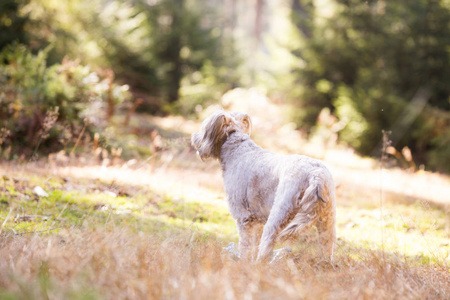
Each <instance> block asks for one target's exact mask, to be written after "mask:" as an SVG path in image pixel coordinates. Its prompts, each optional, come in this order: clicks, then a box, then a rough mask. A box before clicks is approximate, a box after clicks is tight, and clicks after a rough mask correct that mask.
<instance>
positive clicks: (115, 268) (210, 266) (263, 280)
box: [0, 228, 450, 299]
mask: <svg viewBox="0 0 450 300" xmlns="http://www.w3.org/2000/svg"><path fill="white" fill-rule="evenodd" d="M222 247H223V244H222V243H221V242H219V241H218V240H216V239H214V238H213V237H209V238H208V237H205V236H202V235H198V233H197V234H195V233H191V232H188V231H185V232H182V233H178V234H175V235H171V236H166V237H165V238H161V237H155V236H151V235H148V234H142V233H136V232H133V231H130V230H127V229H123V228H115V229H112V230H104V229H95V230H93V229H91V230H71V231H62V232H60V233H59V234H58V235H57V236H38V235H34V236H29V237H27V236H3V237H2V239H1V242H0V257H1V258H2V259H1V260H0V289H7V290H8V291H9V292H8V294H2V296H3V297H6V296H11V298H10V299H101V298H105V299H449V298H450V274H449V266H448V265H446V264H435V265H433V266H424V265H420V264H418V263H416V262H414V261H413V260H412V259H411V258H406V257H402V256H396V255H389V254H386V253H382V252H377V251H372V250H362V249H357V248H351V246H349V245H345V242H343V241H341V242H340V246H339V249H338V251H337V255H336V259H335V261H334V263H332V264H330V263H326V262H324V261H321V260H320V259H319V258H317V257H316V256H315V255H314V253H312V252H309V251H307V250H305V251H300V252H297V254H296V255H295V256H291V257H288V258H287V259H286V260H282V261H280V262H279V263H278V264H276V265H271V266H268V265H252V264H245V263H242V262H235V261H233V260H232V259H230V258H229V257H228V256H227V255H226V254H225V253H223V251H222Z"/></svg>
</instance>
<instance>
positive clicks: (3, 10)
mask: <svg viewBox="0 0 450 300" xmlns="http://www.w3.org/2000/svg"><path fill="white" fill-rule="evenodd" d="M27 2H28V1H27V0H2V1H0V50H2V49H3V48H4V47H5V46H6V45H8V44H10V43H12V42H22V43H23V42H25V41H26V40H27V36H26V32H25V24H26V23H27V22H28V21H29V18H28V15H26V14H22V13H20V10H21V8H22V7H23V6H24V5H25V4H27Z"/></svg>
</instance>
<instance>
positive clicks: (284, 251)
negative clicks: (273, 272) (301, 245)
mask: <svg viewBox="0 0 450 300" xmlns="http://www.w3.org/2000/svg"><path fill="white" fill-rule="evenodd" d="M291 252H292V250H291V248H289V247H285V248H281V249H277V250H274V251H273V252H272V259H271V260H270V264H275V263H277V262H279V261H280V260H282V259H284V258H286V257H287V256H288V255H289V253H291Z"/></svg>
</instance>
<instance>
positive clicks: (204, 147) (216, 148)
mask: <svg viewBox="0 0 450 300" xmlns="http://www.w3.org/2000/svg"><path fill="white" fill-rule="evenodd" d="M251 130H252V121H251V119H250V117H249V116H248V115H247V114H244V113H240V112H226V111H223V110H220V111H217V112H215V113H213V114H212V115H211V116H209V117H208V118H206V119H205V121H203V123H202V128H201V130H200V131H199V132H194V133H193V134H192V137H191V142H192V146H194V148H195V149H196V150H197V153H198V154H199V156H200V158H201V159H202V160H205V159H207V158H211V157H212V158H219V156H220V148H221V147H222V145H223V143H224V142H225V140H226V138H227V136H228V135H229V134H230V133H232V132H243V133H246V134H248V135H250V133H251Z"/></svg>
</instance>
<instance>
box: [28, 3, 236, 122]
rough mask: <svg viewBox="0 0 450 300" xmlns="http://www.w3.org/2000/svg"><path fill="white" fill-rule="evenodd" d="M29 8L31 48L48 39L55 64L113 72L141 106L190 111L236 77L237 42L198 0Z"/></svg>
mask: <svg viewBox="0 0 450 300" xmlns="http://www.w3.org/2000/svg"><path fill="white" fill-rule="evenodd" d="M24 10H25V9H24ZM26 10H29V11H31V12H32V13H31V14H30V18H31V20H32V23H33V26H29V27H27V28H26V29H27V33H28V36H29V37H30V39H31V41H32V42H31V43H30V46H31V47H32V48H33V49H38V50H39V49H43V48H45V47H46V46H47V45H49V44H51V45H52V48H51V50H49V52H48V62H49V63H50V64H54V63H58V62H60V61H61V60H62V59H63V57H65V56H69V57H76V58H79V59H80V60H81V62H82V63H83V64H90V65H96V66H100V67H103V68H110V69H112V70H113V71H114V73H115V75H116V77H117V79H118V80H120V81H121V82H125V83H127V84H128V85H129V86H130V87H131V90H132V91H133V93H134V94H135V95H136V96H137V97H139V98H143V100H144V103H143V104H142V105H141V106H140V107H139V109H140V110H145V111H148V112H151V113H157V112H161V111H162V110H167V111H171V112H192V111H193V110H194V107H195V105H197V104H199V103H200V104H203V103H205V102H208V101H209V102H211V99H213V100H218V98H219V97H220V96H221V95H222V94H223V93H224V92H225V91H226V89H227V88H229V87H230V86H232V85H237V83H238V82H239V75H238V72H237V67H236V66H237V65H238V63H239V62H238V60H237V59H236V55H234V49H233V43H232V42H231V41H230V39H229V38H227V37H226V36H225V35H224V33H223V29H222V28H221V24H220V23H219V21H218V20H220V19H219V18H217V16H216V13H215V12H214V11H215V8H213V7H211V6H208V5H204V3H203V2H201V1H197V0H161V1H150V2H149V1H129V0H116V1H103V0H82V1H73V2H70V3H67V5H66V4H65V5H61V4H59V3H58V2H49V1H44V0H31V1H30V4H29V5H28V6H27V7H26ZM223 82H226V83H225V84H224V83H223ZM191 87H192V88H191ZM192 91H198V92H199V94H195V95H192ZM192 96H194V98H195V100H192ZM179 99H182V100H183V101H182V103H178V100H179ZM191 102H194V103H195V104H194V105H192V104H191Z"/></svg>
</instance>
